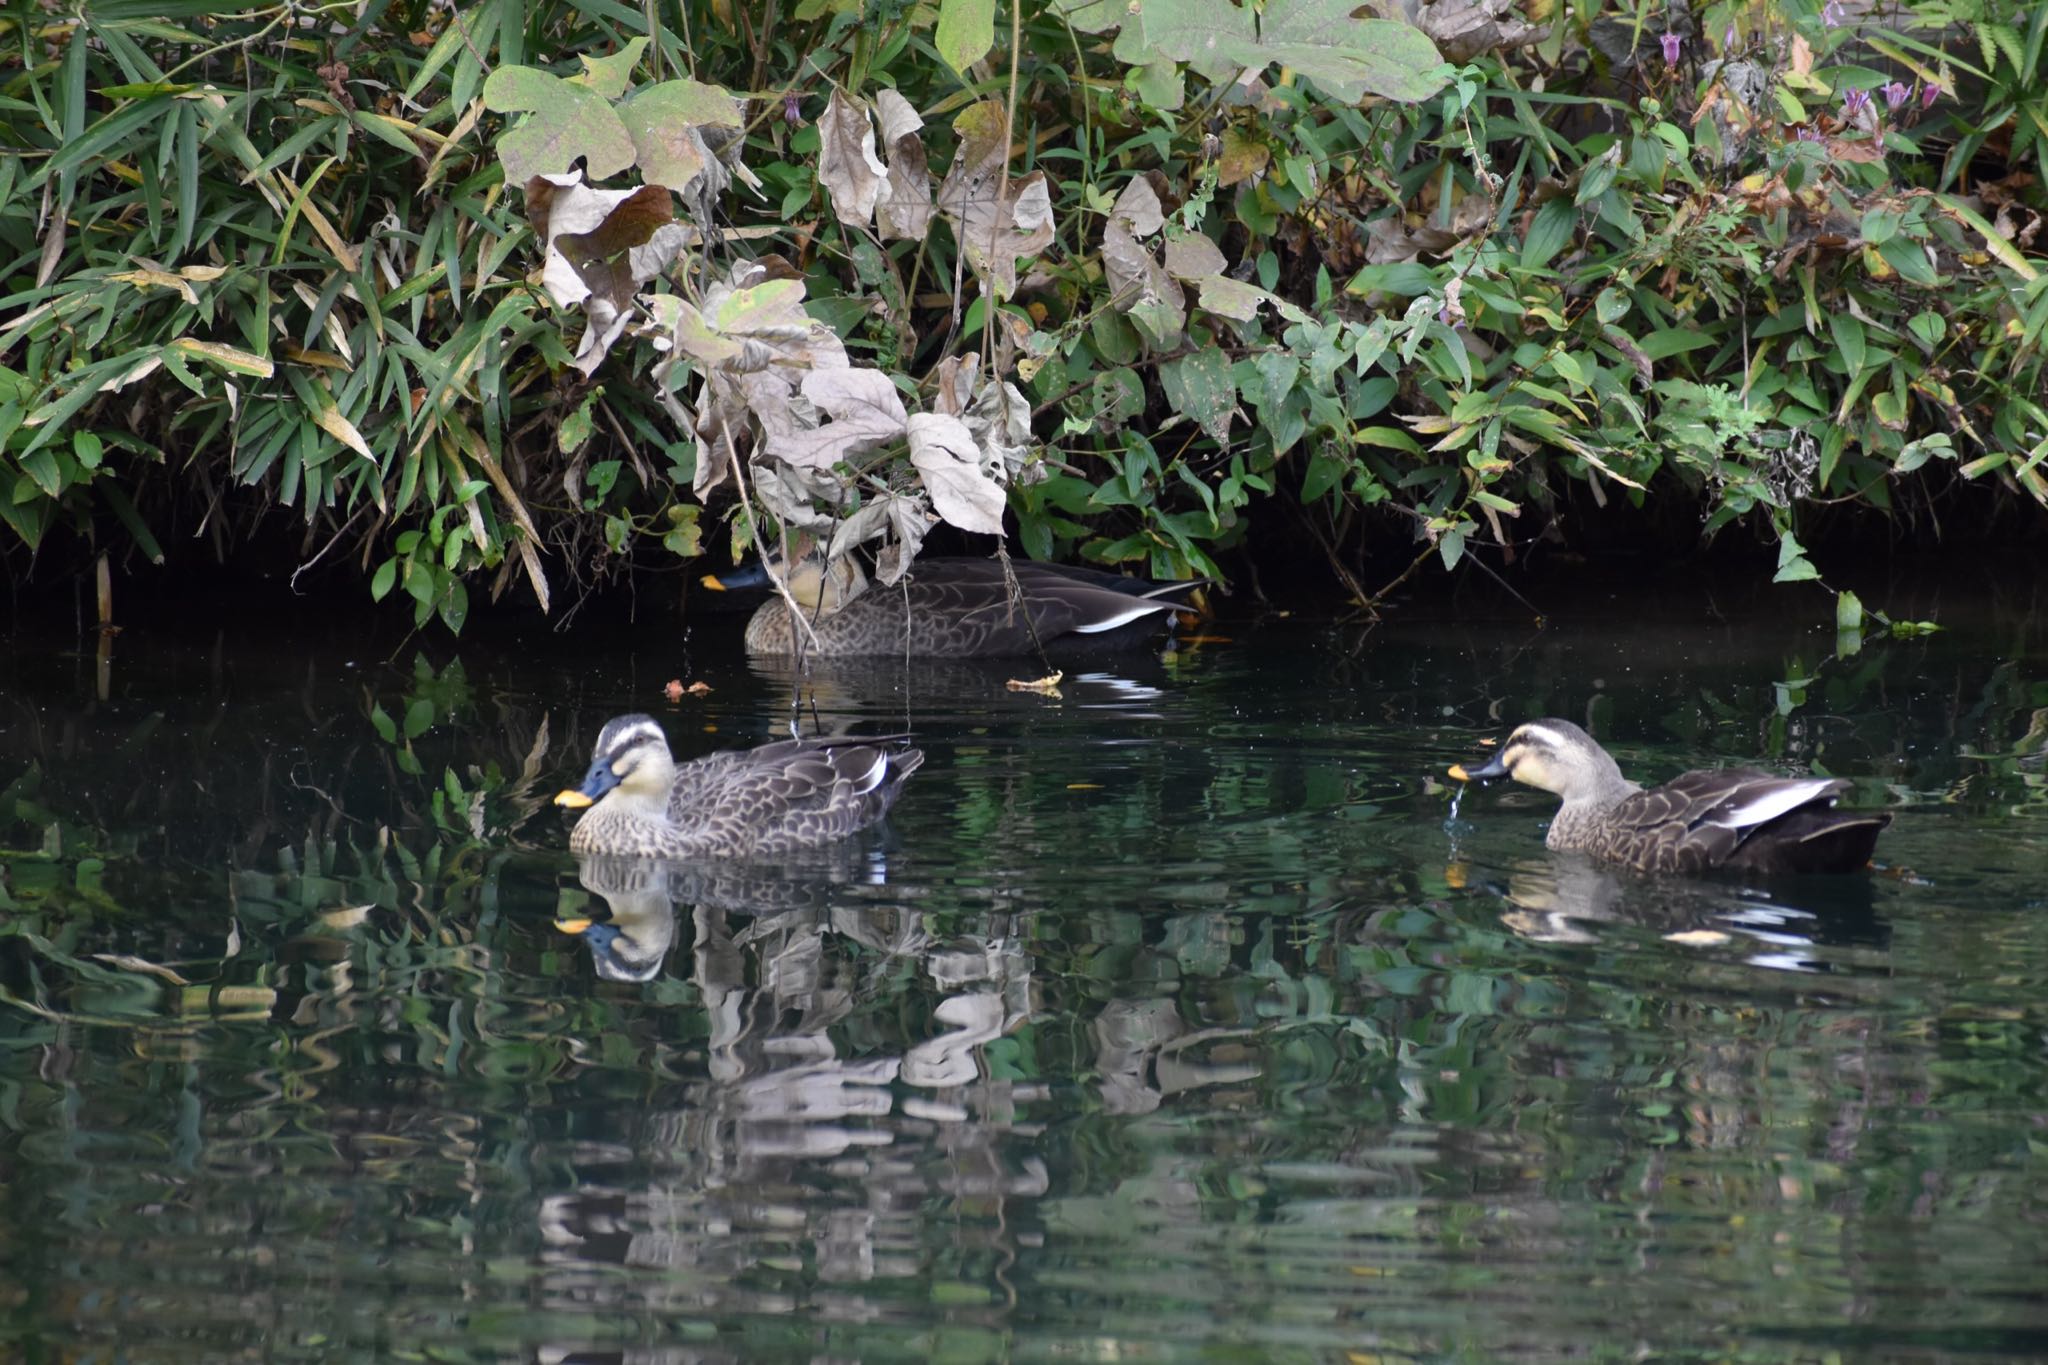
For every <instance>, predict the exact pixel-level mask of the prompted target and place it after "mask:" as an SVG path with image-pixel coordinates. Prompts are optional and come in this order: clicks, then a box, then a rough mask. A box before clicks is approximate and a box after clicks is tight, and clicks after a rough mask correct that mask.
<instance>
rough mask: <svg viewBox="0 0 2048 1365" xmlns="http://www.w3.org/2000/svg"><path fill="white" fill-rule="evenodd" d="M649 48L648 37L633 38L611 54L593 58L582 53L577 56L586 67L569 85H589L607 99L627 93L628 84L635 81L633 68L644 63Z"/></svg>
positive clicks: (573, 77) (613, 98)
mask: <svg viewBox="0 0 2048 1365" xmlns="http://www.w3.org/2000/svg"><path fill="white" fill-rule="evenodd" d="M646 50H647V40H646V39H645V38H632V39H628V40H627V42H626V45H625V47H623V48H621V49H620V50H619V51H617V52H614V53H613V54H612V55H611V56H609V57H593V56H591V55H590V54H589V53H586V52H579V53H577V54H576V59H577V60H578V61H580V62H582V63H583V70H582V71H581V72H580V73H579V74H577V75H574V76H570V77H569V78H568V81H569V84H571V85H582V86H588V87H589V88H590V89H592V90H595V91H596V92H597V93H598V94H599V95H602V96H603V97H604V98H605V99H608V100H615V99H617V98H618V97H619V96H621V95H623V94H625V93H626V87H627V86H629V85H631V84H632V83H633V68H634V67H636V66H638V65H639V64H640V54H641V53H643V52H645V51H646Z"/></svg>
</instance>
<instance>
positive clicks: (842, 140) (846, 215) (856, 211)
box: [818, 89, 889, 227]
mask: <svg viewBox="0 0 2048 1365" xmlns="http://www.w3.org/2000/svg"><path fill="white" fill-rule="evenodd" d="M818 137H819V140H820V143H821V145H820V147H819V150H818V180H819V181H820V182H821V183H822V184H823V185H824V186H825V192H826V194H828V195H829V196H831V199H832V212H833V214H834V215H835V216H837V217H838V219H839V221H840V222H842V223H845V224H847V225H848V226H849V227H866V226H867V225H868V224H869V223H870V222H872V221H873V220H874V216H875V207H876V205H878V204H880V203H881V202H882V196H883V195H884V194H886V193H887V192H888V189H889V179H888V177H889V168H888V167H887V166H885V165H883V164H882V158H881V157H879V156H877V155H876V154H875V125H874V123H873V121H872V120H870V119H869V117H868V111H867V109H866V108H865V107H863V106H862V105H861V103H860V101H858V100H855V99H850V98H848V97H847V96H846V94H845V93H844V92H842V91H840V90H837V89H835V90H834V91H833V92H832V98H831V99H830V100H828V101H827V102H826V104H825V112H824V114H823V116H821V117H820V118H819V119H818Z"/></svg>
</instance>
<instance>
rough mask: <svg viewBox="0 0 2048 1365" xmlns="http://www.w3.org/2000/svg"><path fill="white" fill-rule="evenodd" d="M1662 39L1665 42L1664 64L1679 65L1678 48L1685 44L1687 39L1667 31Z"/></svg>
mask: <svg viewBox="0 0 2048 1365" xmlns="http://www.w3.org/2000/svg"><path fill="white" fill-rule="evenodd" d="M1662 41H1663V44H1664V65H1666V66H1677V65H1678V49H1679V48H1680V47H1682V46H1684V44H1685V40H1684V39H1683V38H1681V37H1679V36H1678V35H1677V34H1676V33H1667V34H1665V35H1664V37H1663V39H1662Z"/></svg>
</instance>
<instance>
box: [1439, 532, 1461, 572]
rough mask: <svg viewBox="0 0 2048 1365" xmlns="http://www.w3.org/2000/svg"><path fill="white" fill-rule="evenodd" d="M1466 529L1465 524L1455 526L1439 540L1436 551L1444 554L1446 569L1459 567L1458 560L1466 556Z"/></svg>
mask: <svg viewBox="0 0 2048 1365" xmlns="http://www.w3.org/2000/svg"><path fill="white" fill-rule="evenodd" d="M1465 530H1466V528H1465V527H1464V526H1453V527H1452V528H1451V529H1450V530H1448V531H1446V532H1444V533H1443V536H1442V537H1441V538H1440V539H1439V540H1438V541H1437V543H1436V551H1437V553H1438V554H1440V555H1442V556H1443V560H1444V568H1445V569H1455V568H1457V567H1458V561H1459V560H1461V559H1463V558H1464V557H1465Z"/></svg>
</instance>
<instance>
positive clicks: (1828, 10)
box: [1820, 0, 1849, 28]
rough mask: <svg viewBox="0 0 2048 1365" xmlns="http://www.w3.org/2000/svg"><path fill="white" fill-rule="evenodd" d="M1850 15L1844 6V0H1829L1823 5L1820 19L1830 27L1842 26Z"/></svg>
mask: <svg viewBox="0 0 2048 1365" xmlns="http://www.w3.org/2000/svg"><path fill="white" fill-rule="evenodd" d="M1848 17H1849V16H1848V12H1847V11H1846V10H1844V9H1843V8H1842V0H1828V2H1827V4H1825V5H1823V6H1822V7H1821V11H1820V21H1821V22H1822V23H1823V24H1826V25H1827V26H1828V27H1829V28H1840V27H1841V26H1842V20H1844V19H1846V18H1848Z"/></svg>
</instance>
